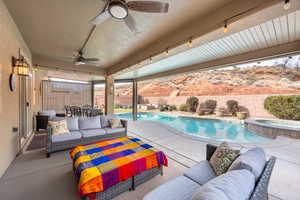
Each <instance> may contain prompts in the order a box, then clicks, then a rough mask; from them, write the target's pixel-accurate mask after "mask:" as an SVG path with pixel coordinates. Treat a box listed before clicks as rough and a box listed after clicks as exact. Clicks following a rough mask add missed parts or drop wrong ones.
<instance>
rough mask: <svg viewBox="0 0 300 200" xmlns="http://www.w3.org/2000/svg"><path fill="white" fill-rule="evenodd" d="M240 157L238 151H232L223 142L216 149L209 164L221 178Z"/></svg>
mask: <svg viewBox="0 0 300 200" xmlns="http://www.w3.org/2000/svg"><path fill="white" fill-rule="evenodd" d="M238 155H239V151H238V150H234V149H231V148H230V147H229V146H228V144H227V143H226V142H223V143H222V144H220V146H219V147H218V148H217V149H216V151H215V152H214V154H213V155H212V157H211V159H210V161H209V163H210V165H211V167H212V168H213V169H214V171H215V173H216V175H218V176H219V175H221V174H224V173H225V172H227V170H228V168H229V167H230V165H231V164H232V163H233V161H234V160H235V159H236V157H237V156H238Z"/></svg>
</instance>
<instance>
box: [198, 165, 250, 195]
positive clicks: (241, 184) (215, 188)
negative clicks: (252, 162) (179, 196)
mask: <svg viewBox="0 0 300 200" xmlns="http://www.w3.org/2000/svg"><path fill="white" fill-rule="evenodd" d="M254 186H255V177H254V175H253V174H252V173H251V172H250V171H248V170H246V169H242V170H234V171H230V172H227V173H225V174H222V175H220V176H218V177H216V178H214V179H212V180H211V181H209V182H208V183H206V184H204V185H203V186H202V187H201V188H200V189H199V190H198V192H196V194H195V196H194V197H193V198H192V200H248V199H249V198H250V195H251V193H252V191H253V189H254Z"/></svg>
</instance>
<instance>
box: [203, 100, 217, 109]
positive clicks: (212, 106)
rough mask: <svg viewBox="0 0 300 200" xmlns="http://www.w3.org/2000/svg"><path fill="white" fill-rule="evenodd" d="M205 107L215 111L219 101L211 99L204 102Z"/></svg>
mask: <svg viewBox="0 0 300 200" xmlns="http://www.w3.org/2000/svg"><path fill="white" fill-rule="evenodd" d="M204 105H205V108H209V109H212V110H215V109H216V107H217V101H215V100H211V99H209V100H206V101H205V102H204Z"/></svg>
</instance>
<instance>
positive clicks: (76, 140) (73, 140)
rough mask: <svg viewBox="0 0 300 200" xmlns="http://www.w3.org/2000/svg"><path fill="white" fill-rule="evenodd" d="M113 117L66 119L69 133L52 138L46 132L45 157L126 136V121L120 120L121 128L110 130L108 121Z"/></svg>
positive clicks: (49, 133)
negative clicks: (79, 146) (76, 147)
mask: <svg viewBox="0 0 300 200" xmlns="http://www.w3.org/2000/svg"><path fill="white" fill-rule="evenodd" d="M111 118H116V116H115V115H106V116H105V115H103V116H97V117H81V118H78V117H73V118H66V121H67V126H68V129H69V131H70V133H67V134H62V135H57V136H53V135H52V129H51V128H48V131H47V134H48V136H47V146H46V152H47V157H50V154H51V153H53V152H56V151H61V150H66V149H71V148H73V147H75V146H78V145H83V144H89V143H93V142H97V141H102V140H107V139H113V138H119V137H125V136H127V121H126V120H121V123H122V125H123V128H110V126H109V122H108V120H109V119H111Z"/></svg>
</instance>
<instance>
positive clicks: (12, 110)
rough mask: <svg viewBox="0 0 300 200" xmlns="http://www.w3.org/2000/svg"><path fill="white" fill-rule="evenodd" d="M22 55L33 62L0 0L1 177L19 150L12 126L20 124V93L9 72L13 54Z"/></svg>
mask: <svg viewBox="0 0 300 200" xmlns="http://www.w3.org/2000/svg"><path fill="white" fill-rule="evenodd" d="M19 48H21V52H22V54H23V55H24V56H25V57H26V59H27V60H29V61H31V53H30V51H29V49H28V47H27V46H26V44H25V42H24V40H23V38H22V36H21V34H20V32H19V30H18V28H17V26H16V24H15V23H14V21H13V19H12V17H11V16H10V14H9V12H8V10H7V8H6V6H5V4H4V2H3V1H2V0H0V177H1V176H2V175H3V173H4V172H5V170H6V169H7V167H8V166H9V164H10V163H11V162H12V160H13V159H14V158H15V155H16V153H17V141H18V140H17V139H18V138H17V136H18V134H17V133H13V132H12V127H19V92H20V86H19V82H18V81H17V90H16V91H15V92H11V91H10V89H9V75H10V73H11V72H12V67H11V57H12V56H17V55H18V49H19Z"/></svg>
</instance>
